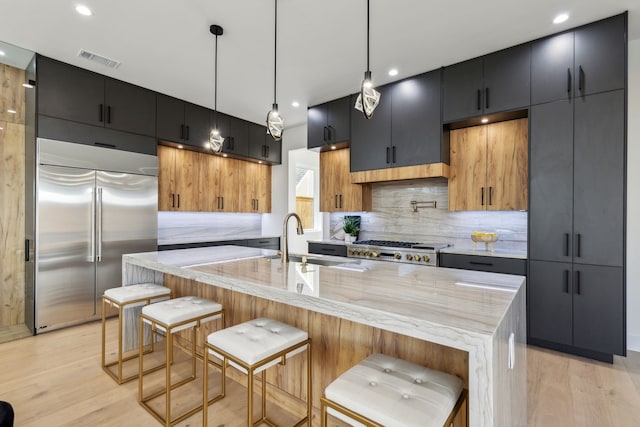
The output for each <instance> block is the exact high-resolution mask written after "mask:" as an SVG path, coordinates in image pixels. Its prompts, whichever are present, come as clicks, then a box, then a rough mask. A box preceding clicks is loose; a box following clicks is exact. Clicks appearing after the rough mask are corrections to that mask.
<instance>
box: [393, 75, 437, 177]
mask: <svg viewBox="0 0 640 427" xmlns="http://www.w3.org/2000/svg"><path fill="white" fill-rule="evenodd" d="M440 76H441V72H440V70H437V71H434V72H431V73H426V74H420V75H418V76H416V77H412V78H409V79H406V80H402V81H400V82H398V83H395V84H393V85H392V86H391V150H392V156H393V158H392V160H393V164H392V166H394V167H395V166H412V165H419V164H426V163H438V162H441V161H442V154H443V153H442V152H441V150H442V144H441V141H442V129H441V125H440V80H441V79H440ZM394 152H395V154H394Z"/></svg>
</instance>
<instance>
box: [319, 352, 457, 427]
mask: <svg viewBox="0 0 640 427" xmlns="http://www.w3.org/2000/svg"><path fill="white" fill-rule="evenodd" d="M462 388H463V384H462V380H461V379H460V378H458V377H456V376H454V375H450V374H447V373H444V372H440V371H435V370H433V369H429V368H426V367H424V366H420V365H416V364H414V363H411V362H407V361H405V360H402V359H397V358H394V357H390V356H386V355H383V354H373V355H371V356H369V357H368V358H366V359H365V360H363V361H362V362H360V363H359V364H357V365H355V366H354V367H352V368H351V369H349V370H348V371H346V372H345V373H344V374H342V375H341V376H340V377H338V378H337V379H336V380H335V381H333V382H332V383H331V384H329V386H328V387H327V388H326V390H325V396H326V398H327V399H329V400H330V401H333V402H335V403H337V404H339V405H341V406H343V407H345V408H347V409H349V410H351V411H353V412H356V413H358V414H360V415H362V416H364V417H366V418H368V419H370V420H372V421H375V422H377V423H379V424H381V425H385V426H415V427H431V426H434V427H436V426H437V427H442V426H443V425H444V424H445V422H446V421H447V419H448V418H449V415H450V414H451V412H452V411H453V409H454V407H455V406H456V403H457V401H458V398H459V397H460V394H461V393H462ZM332 414H334V415H337V414H336V412H335V411H332ZM339 418H343V417H342V416H339Z"/></svg>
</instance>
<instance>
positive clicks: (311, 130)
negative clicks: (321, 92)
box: [307, 96, 353, 148]
mask: <svg viewBox="0 0 640 427" xmlns="http://www.w3.org/2000/svg"><path fill="white" fill-rule="evenodd" d="M352 108H353V105H352V104H351V97H350V96H345V97H343V98H340V99H336V100H334V101H330V102H325V103H324V104H320V105H315V106H313V107H309V109H308V110H307V148H318V147H324V146H326V145H330V144H336V143H339V142H348V141H349V140H350V138H351V124H350V118H351V110H352Z"/></svg>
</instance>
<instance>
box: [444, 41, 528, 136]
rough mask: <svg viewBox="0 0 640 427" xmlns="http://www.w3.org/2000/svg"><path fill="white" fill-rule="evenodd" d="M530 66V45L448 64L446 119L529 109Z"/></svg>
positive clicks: (451, 120) (445, 77)
mask: <svg viewBox="0 0 640 427" xmlns="http://www.w3.org/2000/svg"><path fill="white" fill-rule="evenodd" d="M530 68H531V46H530V45H529V44H523V45H520V46H515V47H512V48H509V49H505V50H501V51H499V52H495V53H492V54H489V55H486V56H483V57H480V58H475V59H471V60H469V61H465V62H461V63H459V64H454V65H451V66H448V67H445V68H444V74H443V85H442V89H443V122H444V123H450V122H455V121H459V120H464V119H468V118H472V117H477V116H481V115H483V114H493V113H498V112H503V111H510V110H517V109H523V108H527V107H528V106H529V103H530V82H531V70H530Z"/></svg>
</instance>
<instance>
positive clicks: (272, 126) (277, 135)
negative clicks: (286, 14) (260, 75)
mask: <svg viewBox="0 0 640 427" xmlns="http://www.w3.org/2000/svg"><path fill="white" fill-rule="evenodd" d="M274 1H275V25H274V36H273V105H272V106H271V110H270V111H269V113H267V133H268V134H269V135H271V138H273V140H274V141H280V140H281V139H282V133H283V132H284V119H283V118H282V116H281V115H280V113H279V112H278V103H277V101H276V75H277V74H276V71H277V53H278V0H274Z"/></svg>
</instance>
